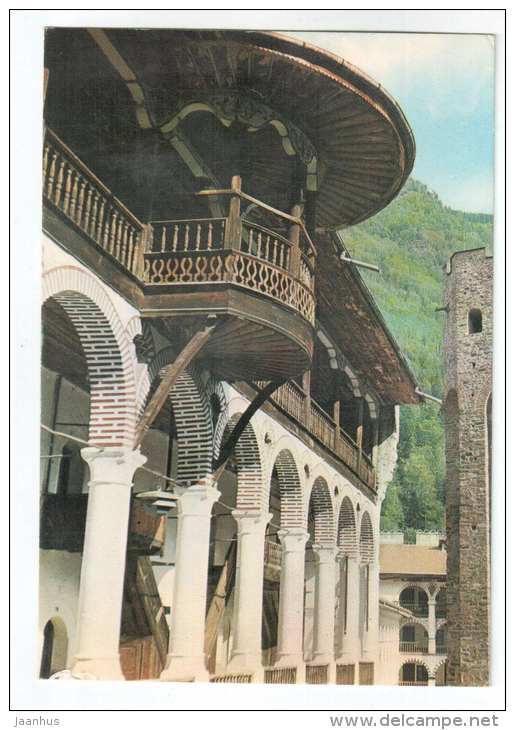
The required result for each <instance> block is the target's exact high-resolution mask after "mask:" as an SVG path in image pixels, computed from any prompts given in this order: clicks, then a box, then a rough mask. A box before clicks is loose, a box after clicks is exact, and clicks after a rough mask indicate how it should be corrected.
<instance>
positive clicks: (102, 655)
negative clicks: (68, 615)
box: [72, 447, 146, 679]
mask: <svg viewBox="0 0 515 730" xmlns="http://www.w3.org/2000/svg"><path fill="white" fill-rule="evenodd" d="M81 453H82V456H83V458H84V459H85V461H86V462H87V463H88V464H89V468H90V473H91V481H90V482H89V495H88V509H87V516H86V531H85V536H84V551H83V555H82V566H81V575H80V590H79V607H78V627H77V651H76V655H75V657H74V660H73V664H72V673H73V675H74V676H76V677H81V678H85V679H87V678H91V679H123V674H122V671H121V668H120V660H119V643H120V622H121V613H122V601H123V581H124V576H125V555H126V550H127V532H128V526H129V508H130V496H131V488H132V477H133V474H134V471H135V470H136V469H137V468H138V467H139V466H142V464H144V462H145V461H146V459H145V457H144V456H142V455H141V454H140V453H139V452H136V451H132V450H130V449H121V448H114V447H113V448H105V449H97V448H93V447H92V448H86V449H83V450H82V452H81Z"/></svg>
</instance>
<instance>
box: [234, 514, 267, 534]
mask: <svg viewBox="0 0 515 730" xmlns="http://www.w3.org/2000/svg"><path fill="white" fill-rule="evenodd" d="M231 514H232V516H233V517H234V519H235V520H236V523H237V525H238V534H239V535H246V534H254V533H259V532H261V531H264V530H265V529H266V526H267V525H268V523H269V522H270V520H271V519H272V513H271V512H261V510H244V509H233V511H232V513H231Z"/></svg>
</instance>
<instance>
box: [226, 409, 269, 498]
mask: <svg viewBox="0 0 515 730" xmlns="http://www.w3.org/2000/svg"><path fill="white" fill-rule="evenodd" d="M240 416H241V413H235V414H234V415H233V416H231V418H230V419H229V421H228V423H227V426H226V428H225V435H224V439H225V438H227V437H228V435H229V434H230V433H231V431H232V430H233V428H234V427H235V426H236V424H237V423H238V421H239V419H240ZM234 453H235V456H236V461H237V465H238V491H237V495H236V509H241V510H261V509H263V508H264V506H265V499H266V492H265V488H264V479H263V469H262V459H261V453H260V450H259V444H258V440H257V438H256V433H255V431H254V429H253V427H252V424H251V423H249V424H248V425H247V426H246V428H245V430H244V431H243V433H242V434H241V436H240V438H239V439H238V442H237V444H236V447H235V450H234Z"/></svg>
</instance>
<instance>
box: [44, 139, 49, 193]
mask: <svg viewBox="0 0 515 730" xmlns="http://www.w3.org/2000/svg"><path fill="white" fill-rule="evenodd" d="M49 155H50V146H49V145H47V144H46V145H45V149H44V151H43V191H46V185H45V183H46V174H47V169H48V157H49Z"/></svg>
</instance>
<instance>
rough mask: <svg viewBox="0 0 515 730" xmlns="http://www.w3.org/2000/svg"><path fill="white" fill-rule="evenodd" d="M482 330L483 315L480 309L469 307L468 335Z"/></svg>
mask: <svg viewBox="0 0 515 730" xmlns="http://www.w3.org/2000/svg"><path fill="white" fill-rule="evenodd" d="M482 330H483V315H482V314H481V310H480V309H471V310H470V312H469V335H474V334H476V333H477V332H482Z"/></svg>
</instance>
